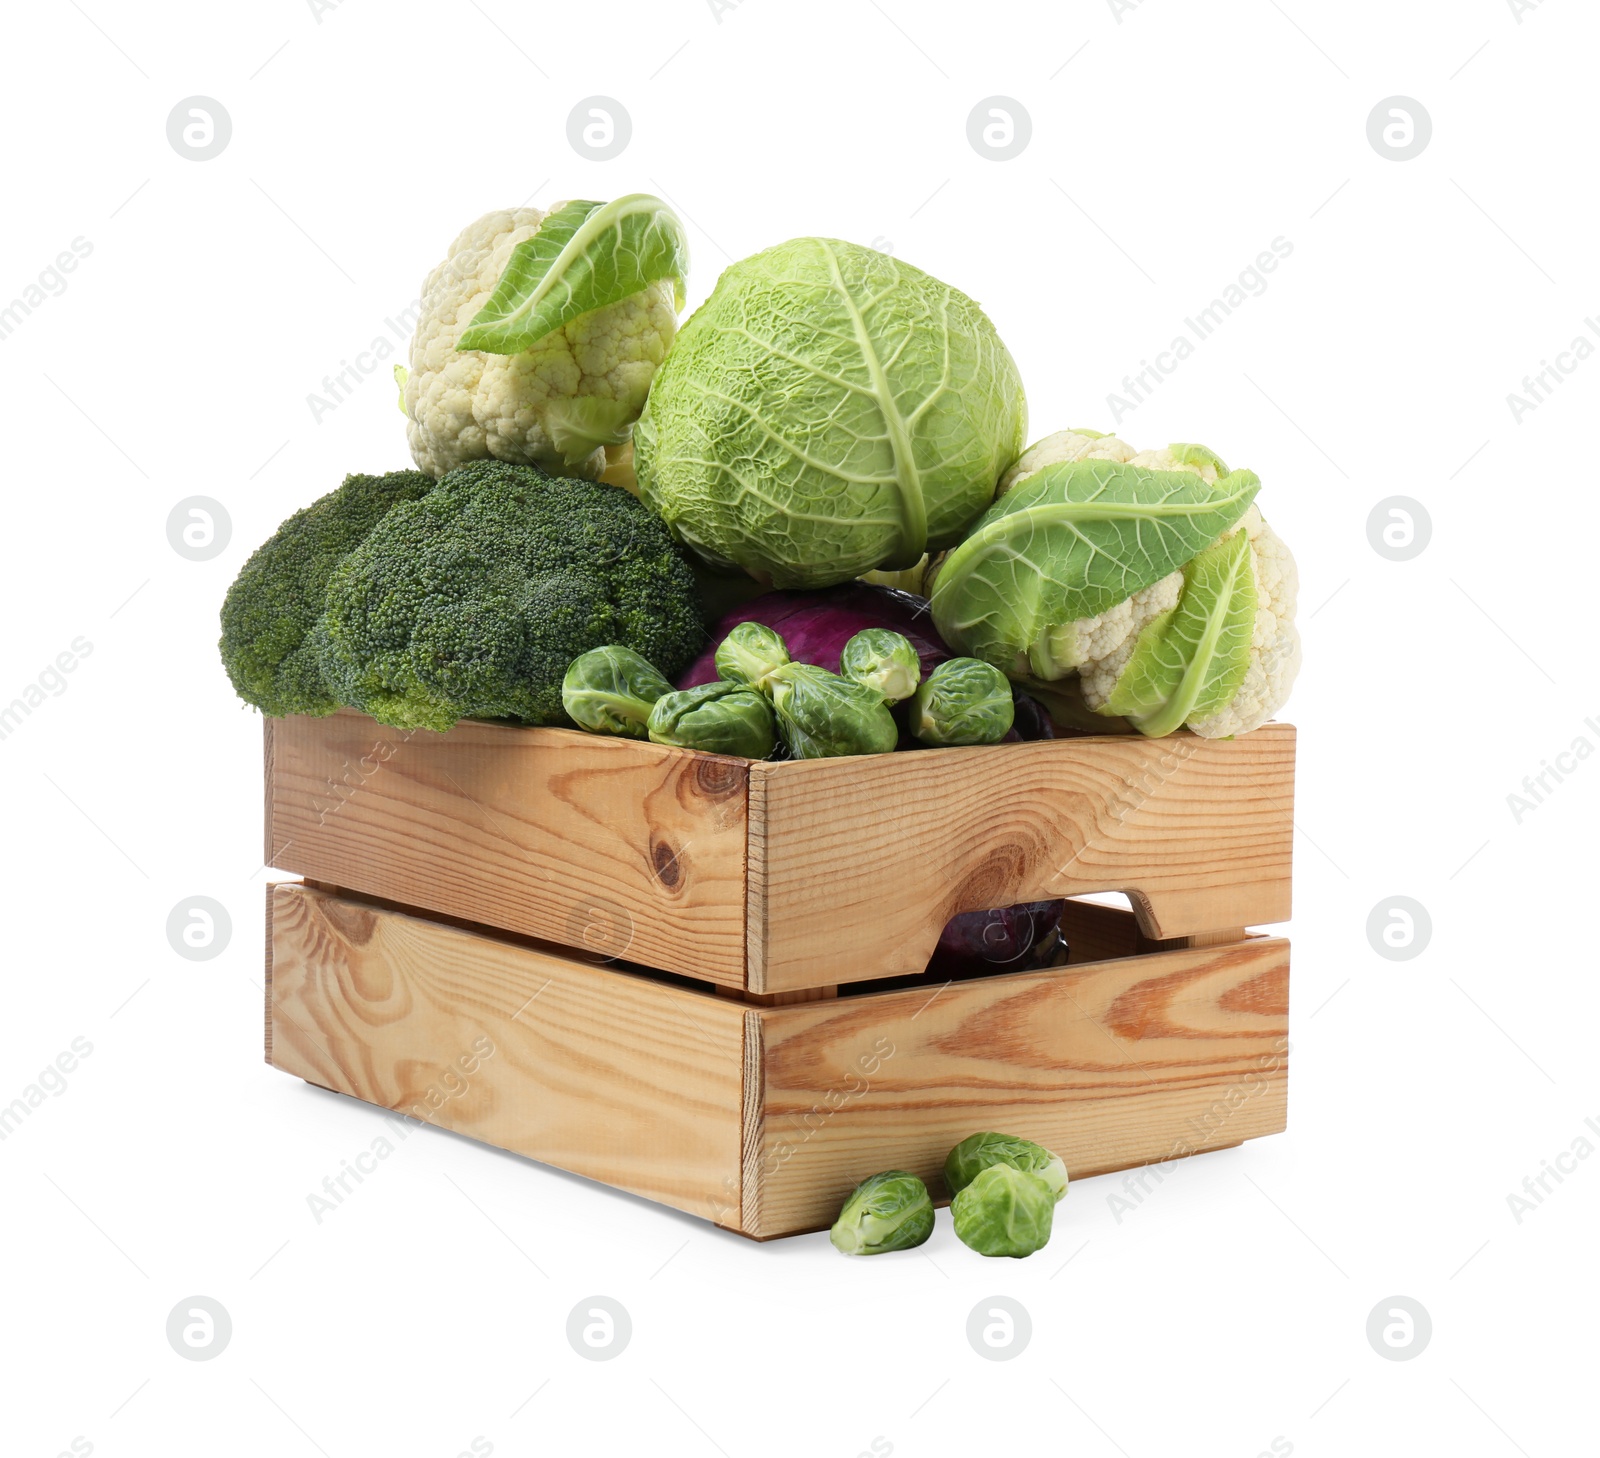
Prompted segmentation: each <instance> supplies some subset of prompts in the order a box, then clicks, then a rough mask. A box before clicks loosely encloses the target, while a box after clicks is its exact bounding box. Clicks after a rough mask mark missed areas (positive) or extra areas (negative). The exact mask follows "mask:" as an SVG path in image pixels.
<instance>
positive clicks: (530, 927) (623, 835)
mask: <svg viewBox="0 0 1600 1458" xmlns="http://www.w3.org/2000/svg"><path fill="white" fill-rule="evenodd" d="M267 725H268V728H267V750H266V757H267V785H268V793H267V812H268V813H267V849H266V860H267V864H269V865H272V866H277V867H280V868H281V869H283V870H286V871H294V872H297V873H298V874H300V875H303V876H306V877H308V878H310V879H312V880H316V881H325V882H328V883H331V884H333V885H337V886H341V887H346V888H349V889H350V890H352V891H356V892H359V893H362V894H365V895H370V896H379V897H383V898H385V899H387V900H392V901H397V902H403V903H405V904H407V905H410V906H415V907H419V908H422V909H424V910H429V911H437V912H441V913H443V914H445V915H449V916H457V917H461V918H464V919H466V920H468V921H474V922H480V923H483V924H485V925H489V926H495V927H501V928H504V929H505V930H508V931H514V932H519V933H523V934H525V935H529V936H536V937H541V938H545V939H548V940H550V941H554V942H559V943H562V944H564V945H567V946H574V947H578V948H588V949H590V950H595V951H600V952H603V953H605V954H607V955H610V956H615V957H622V956H626V957H627V958H628V959H629V960H630V961H637V962H642V963H644V964H646V965H648V966H651V967H658V968H662V969H663V970H666V971H669V972H679V973H683V974H686V975H689V976H694V977H698V978H703V979H706V980H709V981H712V982H719V983H725V984H727V985H730V986H736V987H737V986H743V985H744V981H745V967H744V963H745V946H744V942H745V928H744V919H745V872H744V861H745V800H746V787H747V778H748V767H747V762H746V761H744V760H737V759H729V758H725V757H722V756H718V755H704V754H694V753H691V752H689V751H686V750H680V749H673V748H670V747H667V746H664V745H657V744H649V743H641V742H638V741H636V740H624V739H609V738H605V737H603V736H600V735H592V734H579V733H576V732H574V731H571V730H565V729H517V728H510V727H506V726H502V725H494V724H477V723H470V722H464V723H461V724H458V725H457V726H456V727H455V728H454V729H452V730H451V731H450V732H449V733H448V734H434V733H432V732H430V731H428V730H416V731H404V730H397V729H385V728H383V727H382V726H381V725H378V724H375V723H374V722H373V721H372V720H371V719H368V718H366V717H365V716H363V715H359V714H353V713H349V712H342V713H339V714H334V715H332V716H330V717H329V718H326V719H307V718H289V719H279V720H276V721H274V720H270V719H269V720H268V721H267Z"/></svg>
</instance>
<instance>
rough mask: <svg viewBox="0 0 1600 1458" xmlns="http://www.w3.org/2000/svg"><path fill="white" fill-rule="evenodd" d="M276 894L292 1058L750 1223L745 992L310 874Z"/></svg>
mask: <svg viewBox="0 0 1600 1458" xmlns="http://www.w3.org/2000/svg"><path fill="white" fill-rule="evenodd" d="M268 894H269V896H270V898H271V926H272V957H271V967H270V976H269V982H268V986H269V988H270V1003H269V1007H268V1028H269V1043H268V1049H269V1061H270V1062H271V1063H273V1064H274V1065H275V1066H276V1067H278V1068H281V1069H283V1070H285V1071H286V1072H289V1073H293V1074H297V1075H298V1076H299V1077H301V1078H304V1079H308V1080H309V1081H311V1082H312V1083H316V1084H320V1085H322V1086H323V1087H324V1088H331V1089H334V1090H336V1091H338V1092H340V1093H347V1094H352V1095H354V1096H355V1097H356V1098H359V1099H365V1100H366V1101H367V1102H368V1103H373V1104H377V1105H379V1106H381V1107H383V1108H386V1109H393V1110H398V1111H400V1112H402V1113H408V1114H411V1115H413V1116H414V1117H417V1118H422V1119H426V1120H428V1121H430V1122H432V1123H434V1124H437V1125H438V1126H440V1127H441V1128H445V1129H452V1130H455V1131H456V1132H457V1133H460V1134H466V1135H470V1136H471V1137H472V1138H474V1139H481V1140H483V1141H485V1142H486V1143H489V1144H494V1145H498V1146H499V1147H500V1148H502V1149H509V1150H513V1151H515V1152H516V1153H518V1154H524V1155H527V1156H529V1157H530V1158H532V1159H536V1160H540V1161H542V1162H543V1163H546V1164H553V1165H558V1166H560V1167H561V1168H562V1169H568V1170H572V1171H574V1172H575V1173H577V1174H581V1175H587V1176H589V1177H590V1178H591V1179H597V1180H603V1181H604V1182H605V1183H607V1184H610V1185H615V1186H618V1187H619V1188H621V1189H625V1190H631V1191H633V1192H634V1193H636V1194H640V1195H644V1196H647V1197H648V1198H650V1199H652V1200H659V1201H661V1202H662V1203H664V1204H667V1205H673V1206H676V1207H677V1208H679V1209H681V1210H689V1211H692V1212H693V1213H694V1214H696V1215H700V1216H704V1217H706V1218H711V1219H716V1220H719V1221H720V1222H721V1223H724V1224H727V1225H731V1226H734V1227H737V1226H738V1225H739V1223H740V1193H741V1179H742V1165H741V1157H740V1151H741V1142H742V1139H743V1137H744V1130H743V1125H742V1122H741V1119H742V1113H743V1087H744V1083H745V1076H746V1075H745V1048H744V1027H745V1021H746V1018H747V1012H746V1010H745V1009H744V1008H743V1007H741V1006H739V1005H737V1004H734V1003H730V1002H727V1001H726V1000H724V999H722V998H718V997H714V996H711V995H710V994H708V993H698V992H692V991H688V990H685V989H683V988H680V987H675V986H672V985H670V984H668V983H665V982H657V981H653V980H649V979H646V978H643V977H639V976H636V975H632V974H629V973H625V972H619V971H616V970H614V969H611V968H608V967H604V966H594V965H588V964H585V963H582V962H578V961H575V960H572V959H570V958H568V957H565V956H557V955H553V954H551V953H549V952H546V951H541V950H538V949H535V948H531V947H527V946H523V945H519V944H517V943H515V942H512V941H509V940H500V939H497V938H493V937H488V936H483V935H479V934H475V933H473V932H469V931H464V930H461V929H458V928H456V927H451V926H446V925H442V924H439V923H436V922H432V921H428V920H426V919H423V918H421V917H415V916H408V915H405V914H403V913H400V912H396V911H392V910H387V909H381V908H377V907H374V906H372V905H369V904H366V903H363V902H360V901H355V900H350V899H347V898H342V897H336V896H330V895H327V894H325V893H323V892H320V891H315V890H311V889H309V888H307V887H304V886H300V885H295V884H282V885H278V886H274V887H271V888H270V889H269V893H268ZM486 1049H487V1051H485V1050H486Z"/></svg>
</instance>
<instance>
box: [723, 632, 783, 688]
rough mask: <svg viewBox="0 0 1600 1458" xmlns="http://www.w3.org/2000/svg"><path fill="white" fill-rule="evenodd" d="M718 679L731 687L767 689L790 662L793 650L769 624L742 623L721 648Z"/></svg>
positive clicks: (725, 639)
mask: <svg viewBox="0 0 1600 1458" xmlns="http://www.w3.org/2000/svg"><path fill="white" fill-rule="evenodd" d="M715 661H716V665H717V676H718V677H719V678H721V679H724V680H725V681H727V682H728V683H748V684H753V685H754V686H755V687H757V688H761V687H763V686H764V685H765V683H766V679H767V675H768V674H769V673H771V672H772V671H773V670H774V669H776V668H782V667H783V665H784V664H785V663H787V662H788V661H789V650H788V649H787V648H786V647H784V643H783V639H782V638H780V637H779V636H778V635H777V633H775V632H774V631H773V630H772V629H771V628H769V627H768V626H767V625H766V624H765V623H740V624H738V626H737V627H735V628H734V629H733V631H732V632H730V633H729V634H728V636H727V637H726V638H724V639H723V640H722V642H721V643H719V644H718V645H717V655H716V660H715Z"/></svg>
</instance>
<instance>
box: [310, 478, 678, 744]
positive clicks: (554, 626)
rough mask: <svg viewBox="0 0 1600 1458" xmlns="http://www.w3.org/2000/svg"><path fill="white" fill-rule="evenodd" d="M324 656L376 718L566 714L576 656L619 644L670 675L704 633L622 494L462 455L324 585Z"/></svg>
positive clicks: (442, 723) (665, 555) (536, 720)
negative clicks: (566, 688) (567, 680)
mask: <svg viewBox="0 0 1600 1458" xmlns="http://www.w3.org/2000/svg"><path fill="white" fill-rule="evenodd" d="M322 629H323V634H324V636H323V644H322V652H321V663H322V667H323V671H324V672H325V673H326V674H327V676H328V681H329V683H330V684H332V686H333V688H334V692H335V693H336V694H337V695H338V697H339V698H340V700H341V701H342V702H344V703H347V704H350V705H352V706H353V707H355V708H358V709H361V710H362V711H363V712H365V713H368V714H370V715H372V717H373V718H375V719H377V720H378V721H379V722H381V723H384V724H392V725H394V726H396V727H397V728H402V729H413V728H424V729H440V730H442V729H448V728H449V727H450V726H451V725H452V724H454V723H455V721H456V720H457V719H459V718H466V717H470V718H476V719H512V720H516V721H518V722H520V723H525V724H559V723H565V722H567V720H566V716H565V714H564V713H563V711H562V706H561V684H562V680H563V678H564V677H565V676H566V672H567V666H568V665H569V664H570V663H571V662H572V660H573V659H574V658H576V657H577V656H578V655H579V654H580V653H586V652H588V651H589V649H591V648H599V647H602V646H604V645H606V644H618V645H621V646H622V647H625V648H631V649H633V650H634V651H635V652H636V653H639V654H641V655H642V656H643V657H645V658H647V659H648V660H649V661H650V662H651V663H652V664H654V665H655V666H656V668H658V669H659V670H660V671H661V672H662V673H663V674H665V675H667V676H668V677H671V676H672V675H674V674H676V673H677V672H678V671H679V670H680V669H682V668H683V667H685V666H686V665H687V664H688V663H689V662H690V661H691V660H692V659H693V658H694V656H695V654H696V653H697V652H699V650H700V649H701V647H702V646H703V645H704V643H705V629H704V628H703V626H702V625H701V620H700V609H699V604H698V601H697V598H696V594H695V583H694V576H693V574H692V573H691V572H690V570H689V566H688V564H687V563H686V562H685V560H684V559H683V557H682V556H681V555H680V552H679V550H678V548H677V547H675V546H674V544H673V542H672V539H671V538H670V537H669V536H668V535H667V529H666V527H665V526H664V525H663V524H662V523H661V522H660V521H659V520H657V518H656V517H654V516H652V515H651V514H650V512H648V511H647V510H646V509H645V508H644V507H643V506H641V505H640V504H639V503H638V502H637V501H636V500H635V499H634V498H633V497H632V496H630V495H629V494H628V493H627V492H626V491H619V490H618V489H617V488H616V487H614V486H603V485H599V484H597V483H595V482H592V481H580V480H567V479H557V478H555V477H552V476H548V475H546V474H545V473H544V472H543V471H542V470H540V469H539V468H538V467H536V466H522V465H512V464H509V463H507V462H504V461H474V462H471V463H470V464H468V465H465V466H461V467H458V468H457V469H456V470H454V471H451V472H449V473H448V474H446V475H445V476H443V477H442V478H441V479H440V481H439V484H438V485H437V486H435V487H434V489H433V490H432V491H431V492H430V493H429V494H428V495H426V496H424V497H422V498H421V499H419V500H417V501H411V502H407V503H405V504H403V505H401V506H399V507H396V509H395V510H394V511H393V512H391V513H390V514H389V515H388V516H386V517H385V518H384V519H383V521H382V522H381V523H379V525H378V526H377V527H376V528H375V529H374V531H373V532H372V534H371V535H370V536H368V537H367V539H366V540H365V541H364V542H363V543H362V544H361V545H360V546H359V547H357V548H356V549H355V551H353V552H351V553H350V555H349V556H348V557H346V558H345V560H344V562H343V563H342V564H341V565H340V567H339V569H338V571H336V572H335V573H334V575H333V578H332V580H331V581H330V582H329V584H328V593H327V612H326V615H325V617H324V619H323V624H322Z"/></svg>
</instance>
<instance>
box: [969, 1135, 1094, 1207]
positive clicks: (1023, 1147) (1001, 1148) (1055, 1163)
mask: <svg viewBox="0 0 1600 1458" xmlns="http://www.w3.org/2000/svg"><path fill="white" fill-rule="evenodd" d="M992 1164H1009V1165H1010V1166H1011V1167H1012V1168H1013V1169H1022V1170H1027V1171H1028V1172H1029V1173H1030V1174H1036V1175H1038V1176H1039V1178H1040V1179H1042V1180H1043V1181H1044V1182H1045V1183H1046V1184H1047V1185H1049V1186H1050V1189H1051V1191H1052V1192H1053V1193H1054V1195H1055V1197H1056V1199H1057V1200H1059V1199H1061V1197H1062V1196H1063V1195H1065V1194H1066V1193H1067V1167H1066V1165H1065V1164H1064V1163H1062V1160H1061V1156H1060V1155H1059V1154H1052V1153H1051V1152H1050V1151H1049V1150H1048V1149H1046V1148H1045V1147H1044V1146H1043V1145H1042V1144H1035V1143H1033V1142H1032V1141H1031V1140H1028V1139H1018V1138H1017V1137H1016V1136H1015V1135H1012V1134H974V1135H973V1136H972V1137H971V1138H970V1139H963V1140H962V1141H961V1143H959V1144H958V1145H956V1147H955V1148H954V1149H952V1150H951V1151H950V1153H949V1155H948V1157H947V1158H946V1159H945V1162H944V1182H945V1184H946V1185H947V1186H948V1187H949V1189H950V1193H951V1194H952V1195H959V1194H960V1193H961V1192H962V1190H964V1189H966V1187H967V1186H968V1185H970V1184H971V1183H972V1182H973V1180H975V1179H976V1178H977V1177H978V1176H979V1175H980V1174H981V1173H982V1172H983V1171H984V1170H986V1169H988V1168H989V1166H990V1165H992Z"/></svg>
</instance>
